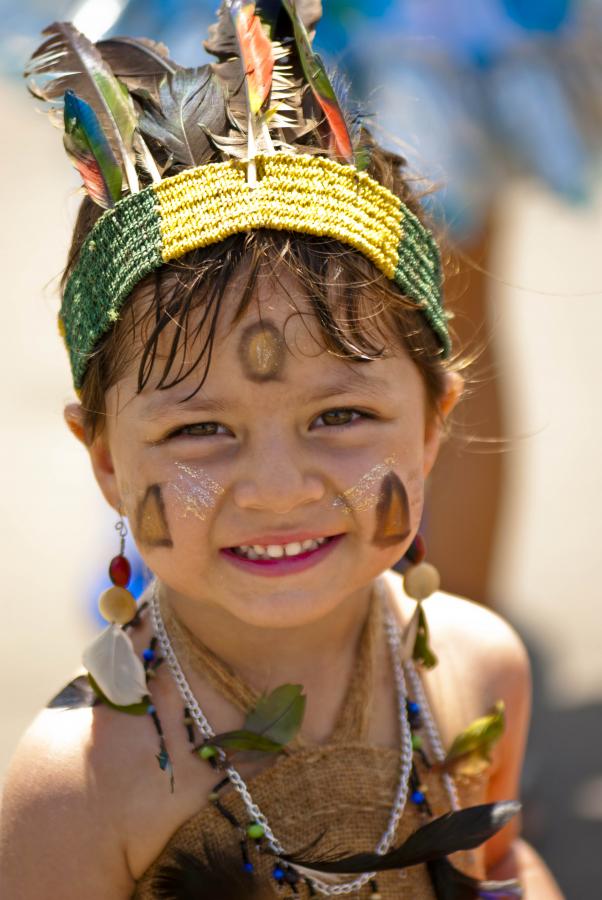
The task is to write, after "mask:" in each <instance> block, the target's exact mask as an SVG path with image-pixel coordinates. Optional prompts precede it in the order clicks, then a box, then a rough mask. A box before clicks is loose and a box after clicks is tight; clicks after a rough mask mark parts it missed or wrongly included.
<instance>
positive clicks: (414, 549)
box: [403, 534, 441, 602]
mask: <svg viewBox="0 0 602 900" xmlns="http://www.w3.org/2000/svg"><path fill="white" fill-rule="evenodd" d="M425 558H426V544H425V542H424V538H423V537H422V535H421V534H417V535H416V537H415V538H414V540H413V541H412V543H411V544H410V547H409V549H408V551H407V553H406V559H407V560H408V562H409V563H410V565H409V567H408V568H407V569H406V571H405V573H404V576H403V589H404V591H405V592H406V594H407V595H408V597H412V599H413V600H418V602H420V601H422V600H426V598H427V597H430V596H431V594H434V593H435V591H438V590H439V587H440V585H441V578H440V576H439V572H438V571H437V569H436V568H435V567H434V566H433V565H432V564H431V563H427V562H425V561H424V560H425Z"/></svg>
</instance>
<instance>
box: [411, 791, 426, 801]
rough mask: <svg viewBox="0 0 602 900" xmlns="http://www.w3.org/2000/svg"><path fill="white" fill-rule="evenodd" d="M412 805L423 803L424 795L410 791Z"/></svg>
mask: <svg viewBox="0 0 602 900" xmlns="http://www.w3.org/2000/svg"><path fill="white" fill-rule="evenodd" d="M412 803H424V794H423V793H422V791H412Z"/></svg>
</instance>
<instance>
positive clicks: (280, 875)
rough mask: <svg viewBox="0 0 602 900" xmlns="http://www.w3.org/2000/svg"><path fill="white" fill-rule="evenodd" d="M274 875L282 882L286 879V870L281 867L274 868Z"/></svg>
mask: <svg viewBox="0 0 602 900" xmlns="http://www.w3.org/2000/svg"><path fill="white" fill-rule="evenodd" d="M272 875H273V876H274V878H275V879H276V881H282V879H283V878H284V869H281V868H280V866H274V868H273V869H272Z"/></svg>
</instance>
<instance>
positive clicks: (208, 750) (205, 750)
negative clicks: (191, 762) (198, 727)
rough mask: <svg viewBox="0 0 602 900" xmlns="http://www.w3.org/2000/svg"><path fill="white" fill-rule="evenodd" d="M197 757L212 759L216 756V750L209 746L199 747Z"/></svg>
mask: <svg viewBox="0 0 602 900" xmlns="http://www.w3.org/2000/svg"><path fill="white" fill-rule="evenodd" d="M199 756H200V757H201V759H213V757H214V756H217V750H216V749H215V747H212V746H211V744H205V746H204V747H201V749H200V750H199Z"/></svg>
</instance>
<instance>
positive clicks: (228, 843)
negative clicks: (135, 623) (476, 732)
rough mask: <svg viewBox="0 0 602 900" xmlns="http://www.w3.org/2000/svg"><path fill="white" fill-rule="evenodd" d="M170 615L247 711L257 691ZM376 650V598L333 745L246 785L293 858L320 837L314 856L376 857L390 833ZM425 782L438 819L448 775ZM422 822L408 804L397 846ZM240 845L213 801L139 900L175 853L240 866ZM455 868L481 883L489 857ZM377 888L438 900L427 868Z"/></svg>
mask: <svg viewBox="0 0 602 900" xmlns="http://www.w3.org/2000/svg"><path fill="white" fill-rule="evenodd" d="M163 614H164V617H165V623H166V627H167V630H168V632H169V635H170V637H171V639H172V642H173V644H174V647H175V649H176V652H177V653H178V657H179V658H180V659H181V661H182V663H183V665H184V667H185V668H186V665H187V663H188V664H189V663H190V662H191V661H192V658H194V665H195V667H197V669H198V667H199V666H202V667H203V671H204V674H206V675H207V677H208V678H210V680H211V682H212V683H213V684H214V685H215V686H216V687H217V688H218V689H219V690H220V691H221V692H222V693H223V695H224V696H225V697H226V698H227V699H228V700H229V701H230V702H232V703H234V704H235V705H236V706H237V707H239V708H240V709H243V710H247V709H249V708H251V706H252V705H253V704H254V702H255V701H256V697H257V695H256V693H255V692H254V691H253V690H252V689H251V688H250V687H249V686H248V685H246V684H244V683H243V682H242V681H241V679H240V678H238V676H236V675H235V673H234V672H232V671H231V670H229V669H228V668H227V667H226V666H225V665H224V664H223V663H222V662H221V661H220V660H219V659H217V658H216V657H215V656H214V655H213V654H212V653H211V651H209V650H208V648H206V647H204V645H202V644H200V642H198V640H197V639H195V638H194V636H193V635H191V634H190V632H187V629H185V627H184V626H183V625H182V624H181V623H180V622H179V621H178V620H176V619H174V618H173V616H172V615H171V614H170V612H169V610H168V609H165V608H164V609H163ZM378 652H387V647H386V641H385V636H384V631H383V623H382V609H381V604H380V602H378V600H377V599H376V598H374V599H373V601H372V604H371V608H370V613H369V615H368V617H367V620H366V624H365V625H364V628H363V630H362V634H361V637H360V640H359V644H358V651H357V656H356V663H355V668H354V671H353V675H352V677H351V679H350V683H349V687H348V690H347V694H346V697H345V700H344V702H343V704H342V707H341V710H340V713H339V715H338V718H337V721H336V724H335V727H334V729H333V732H332V734H331V736H330V738H329V739H328V741H327V742H326V743H324V744H320V745H316V744H310V743H309V742H308V741H306V740H303V739H301V738H298V739H296V740H295V741H294V742H293V743H292V744H291V745H290V746H289V748H287V752H286V753H282V754H280V755H278V756H277V757H276V759H275V761H274V763H273V764H272V765H270V766H269V767H268V768H267V769H264V770H263V771H261V772H260V773H259V774H258V775H256V776H255V777H254V778H252V779H250V780H248V781H247V785H248V787H249V789H250V791H251V794H252V796H253V799H254V801H255V802H256V803H257V804H258V805H259V807H260V809H261V810H262V811H263V812H264V813H265V815H266V816H267V817H268V820H269V822H270V825H271V827H272V829H273V831H274V832H275V834H276V835H277V836H278V839H279V840H280V842H281V843H282V844H283V845H284V846H285V847H286V848H287V850H289V851H290V852H292V853H295V852H299V851H302V850H304V849H306V848H307V847H308V846H309V845H311V844H313V843H314V842H315V841H316V840H317V839H318V840H317V843H316V844H315V846H312V849H311V853H312V856H314V855H315V856H318V857H319V856H320V855H321V854H322V855H329V854H330V855H331V854H332V852H333V851H335V852H336V853H337V855H341V856H343V855H346V854H348V853H357V852H361V851H367V850H370V851H372V850H373V849H374V847H375V845H376V843H377V841H378V839H379V838H380V836H381V834H382V833H383V831H384V830H385V829H386V827H387V823H388V817H389V813H390V809H391V804H392V801H393V798H394V796H395V792H396V786H397V783H398V780H399V771H400V762H399V751H397V750H393V749H390V748H388V747H378V746H371V745H370V744H369V743H368V741H367V738H366V735H367V730H368V725H369V715H370V706H371V704H373V703H375V702H378V698H377V697H375V696H374V693H373V674H374V660H375V654H376V653H378ZM200 764H201V763H199V765H200ZM421 775H423V777H422V778H421V780H422V783H423V784H424V785H426V788H427V796H428V800H429V803H430V805H431V808H432V810H433V814H434V815H441V814H442V813H444V812H446V811H447V810H448V809H449V799H448V797H447V794H446V793H445V790H444V787H443V784H442V781H441V777H440V776H439V775H436V774H432V773H424V774H423V770H421ZM216 780H217V779H216ZM485 786H486V778H485V777H484V776H483V775H481V776H479V777H470V778H462V779H460V780H459V781H457V788H458V793H459V796H460V801H461V804H462V806H470V805H473V804H476V803H483V802H484V800H485V797H484V794H485ZM221 796H222V802H223V805H224V806H225V807H226V808H227V809H228V810H230V811H231V812H232V813H234V815H235V816H236V818H237V819H238V821H239V822H241V823H243V824H246V823H247V820H248V815H247V813H246V811H245V808H244V805H243V802H242V799H241V798H240V795H239V794H238V793H237V792H236V791H234V790H232V789H229V790H227V791H225V792H223V794H222V795H221ZM422 824H424V818H423V817H422V816H421V815H420V813H419V811H418V809H417V807H416V806H414V804H412V803H411V802H410V799H409V797H408V801H407V804H406V808H405V810H404V813H403V816H402V819H401V822H400V824H399V827H398V830H397V835H396V841H395V844H396V845H397V844H399V843H401V842H402V841H403V840H404V839H405V838H406V837H407V836H408V835H409V834H411V833H412V832H413V831H415V830H416V828H419V827H420V826H421V825H422ZM320 836H321V837H320ZM239 840H240V837H239V834H238V833H237V831H236V829H235V828H234V827H233V826H232V825H231V824H230V823H229V822H228V821H227V820H226V819H225V818H224V817H223V815H222V814H221V813H220V812H218V811H217V810H216V809H215V807H214V806H213V804H211V803H208V804H207V805H206V806H204V807H203V808H202V809H200V810H199V811H198V812H197V813H196V814H195V815H193V816H192V817H191V818H190V819H189V820H188V821H187V822H185V823H184V824H183V825H182V826H181V827H180V828H178V829H177V830H176V831H175V833H174V834H173V835H172V836H171V838H170V839H169V841H168V842H167V844H166V846H165V847H164V849H163V851H162V852H161V854H160V855H159V856H158V857H157V859H156V860H155V861H154V862H153V863H152V865H151V866H150V867H149V868H148V869H147V870H146V872H145V873H144V875H143V876H142V877H141V878H140V879H139V880H138V882H137V884H136V890H135V892H134V894H133V895H132V897H133V900H151V898H154V897H155V894H154V893H153V878H154V876H155V875H156V874H157V872H158V869H159V868H160V866H162V865H166V864H170V863H172V862H173V853H174V850H176V849H180V850H185V851H188V852H190V853H193V854H195V855H197V856H198V857H200V858H203V859H204V858H205V853H206V848H207V847H209V848H210V849H211V852H212V853H215V854H217V856H218V857H224V858H228V859H230V860H233V861H239V860H240V858H241V857H240V846H239ZM252 860H253V863H254V865H255V868H256V873H257V875H258V876H259V877H265V878H266V879H269V878H270V872H271V869H272V866H273V860H272V859H271V858H270V857H269V856H267V855H263V854H257V853H252ZM452 861H453V862H454V864H455V865H457V866H458V867H459V868H462V869H463V870H464V871H466V872H469V873H470V874H472V875H474V876H476V877H480V878H483V877H484V875H485V872H484V866H483V861H482V854H481V853H479V852H478V851H476V852H473V853H471V854H464V853H458V854H455V856H454V857H453V858H452ZM235 864H236V863H235ZM378 887H379V892H380V894H381V896H382V898H383V900H384V898H386V900H390V898H399V897H403V898H415V900H431V898H433V900H434V898H435V894H434V891H433V888H432V887H431V884H430V881H429V878H428V874H427V872H426V868H425V867H424V866H416V867H413V868H411V869H407V870H405V871H404V872H402V873H400V872H387V873H382V874H379V876H378ZM370 894H371V888H370V887H369V886H368V885H367V886H365V887H364V888H363V889H362V890H360V891H358V892H356V893H355V894H352V895H347V896H352V897H356V898H361V900H367V898H369V897H370ZM275 896H276V894H275ZM309 896H310V894H309V892H308V890H307V888H306V887H305V886H304V885H299V897H300V898H303V900H305V898H308V897H309Z"/></svg>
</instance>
